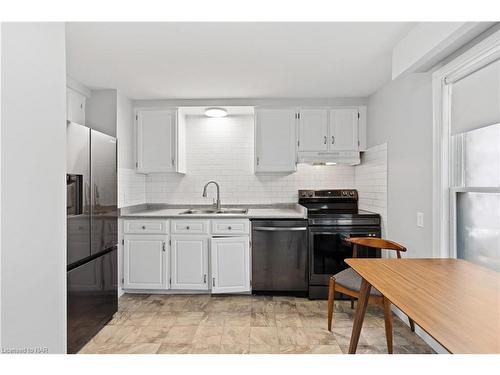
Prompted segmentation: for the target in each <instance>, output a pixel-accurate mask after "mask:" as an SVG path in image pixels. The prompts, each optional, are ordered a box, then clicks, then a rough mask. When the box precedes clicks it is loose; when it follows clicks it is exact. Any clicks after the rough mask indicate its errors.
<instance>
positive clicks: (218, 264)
mask: <svg viewBox="0 0 500 375" xmlns="http://www.w3.org/2000/svg"><path fill="white" fill-rule="evenodd" d="M248 241H249V239H248V237H247V236H243V237H223V238H212V242H211V246H210V252H211V261H212V263H211V264H212V293H239V292H248V291H250V249H249V243H248Z"/></svg>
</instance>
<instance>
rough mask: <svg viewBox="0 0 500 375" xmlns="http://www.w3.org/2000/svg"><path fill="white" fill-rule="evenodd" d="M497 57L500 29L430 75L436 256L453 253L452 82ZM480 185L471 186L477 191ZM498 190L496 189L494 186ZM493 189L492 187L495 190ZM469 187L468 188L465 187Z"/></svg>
mask: <svg viewBox="0 0 500 375" xmlns="http://www.w3.org/2000/svg"><path fill="white" fill-rule="evenodd" d="M499 58H500V30H498V31H496V32H495V33H493V34H492V35H490V36H489V37H487V38H486V39H484V40H482V41H481V42H479V43H478V44H476V45H475V46H473V47H471V48H470V49H469V50H467V51H466V52H465V53H463V54H462V55H460V56H458V57H457V58H456V59H454V60H453V61H451V62H450V63H448V64H446V65H444V66H443V67H442V68H440V69H439V70H437V71H436V72H434V73H433V75H432V95H433V192H432V201H433V213H432V217H433V223H434V231H433V239H432V240H433V242H432V247H433V255H434V257H438V258H450V257H456V246H455V244H456V240H455V233H454V231H453V230H451V228H454V226H455V223H456V217H455V211H456V210H455V200H454V199H453V197H455V195H456V193H457V192H458V191H465V190H467V188H460V189H450V186H451V185H450V183H451V178H452V171H453V165H452V163H453V160H452V144H451V132H450V130H451V92H452V84H453V83H454V82H456V81H458V80H460V79H462V78H464V77H465V76H467V75H469V74H472V73H474V72H475V71H477V70H479V69H481V68H483V67H485V66H486V65H488V64H490V63H492V62H493V61H495V60H498V59H499ZM478 190H480V189H477V188H475V189H471V191H478ZM487 190H488V191H491V190H492V189H487ZM496 190H498V189H496ZM496 190H495V191H496ZM467 191H468V190H467Z"/></svg>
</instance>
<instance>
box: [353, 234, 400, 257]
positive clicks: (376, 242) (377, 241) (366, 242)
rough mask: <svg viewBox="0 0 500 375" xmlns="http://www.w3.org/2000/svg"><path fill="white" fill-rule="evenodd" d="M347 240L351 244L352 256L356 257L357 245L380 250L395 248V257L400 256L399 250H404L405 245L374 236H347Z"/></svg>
mask: <svg viewBox="0 0 500 375" xmlns="http://www.w3.org/2000/svg"><path fill="white" fill-rule="evenodd" d="M347 241H348V242H350V243H352V244H353V248H352V257H353V258H357V256H358V245H359V246H366V247H372V248H374V249H380V250H395V251H396V254H397V257H398V258H401V252H405V251H406V247H404V246H403V245H400V244H398V243H397V242H394V241H389V240H384V239H383V238H376V237H351V238H347Z"/></svg>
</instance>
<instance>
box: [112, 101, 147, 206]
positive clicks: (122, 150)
mask: <svg viewBox="0 0 500 375" xmlns="http://www.w3.org/2000/svg"><path fill="white" fill-rule="evenodd" d="M133 116H134V113H133V110H132V102H131V100H130V99H129V98H127V97H126V96H125V95H123V94H122V93H121V92H120V91H118V92H117V97H116V138H117V139H118V207H126V206H131V205H135V204H141V203H146V176H145V175H143V174H138V173H136V172H135V132H134V119H133Z"/></svg>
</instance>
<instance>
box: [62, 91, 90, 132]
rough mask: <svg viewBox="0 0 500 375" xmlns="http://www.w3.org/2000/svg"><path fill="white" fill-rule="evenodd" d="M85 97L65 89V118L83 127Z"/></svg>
mask: <svg viewBox="0 0 500 375" xmlns="http://www.w3.org/2000/svg"><path fill="white" fill-rule="evenodd" d="M85 100H86V98H85V96H84V95H82V94H80V93H79V92H77V91H75V90H72V89H70V88H67V89H66V118H67V120H68V121H71V122H75V123H77V124H80V125H85Z"/></svg>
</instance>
